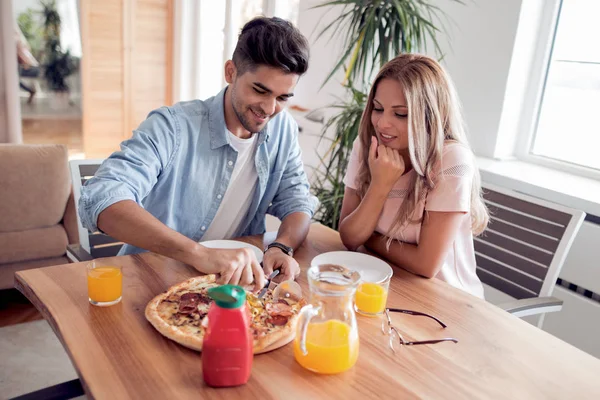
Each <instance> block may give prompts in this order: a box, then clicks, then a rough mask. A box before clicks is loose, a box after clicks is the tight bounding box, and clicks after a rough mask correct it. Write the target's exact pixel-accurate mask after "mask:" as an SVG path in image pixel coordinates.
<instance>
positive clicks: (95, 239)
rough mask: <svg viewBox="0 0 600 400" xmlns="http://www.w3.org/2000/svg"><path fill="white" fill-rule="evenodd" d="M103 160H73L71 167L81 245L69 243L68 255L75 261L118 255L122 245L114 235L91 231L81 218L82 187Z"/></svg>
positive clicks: (70, 162)
mask: <svg viewBox="0 0 600 400" xmlns="http://www.w3.org/2000/svg"><path fill="white" fill-rule="evenodd" d="M102 161H103V160H71V161H69V168H70V170H71V181H72V182H73V196H74V199H75V209H76V211H77V227H78V230H79V245H69V246H68V248H67V256H68V257H69V259H71V261H73V262H80V261H87V260H91V259H94V258H100V257H113V256H116V255H117V253H118V252H119V250H120V249H121V247H122V246H123V243H122V242H119V241H117V240H115V239H113V238H112V237H110V236H108V235H106V234H104V233H101V232H94V233H92V232H90V231H88V230H87V229H86V228H85V227H83V225H81V219H80V218H79V198H80V197H81V187H82V186H83V185H84V184H85V182H87V181H88V180H89V179H90V178H92V177H93V176H94V174H95V173H96V171H97V170H98V168H99V167H100V164H102Z"/></svg>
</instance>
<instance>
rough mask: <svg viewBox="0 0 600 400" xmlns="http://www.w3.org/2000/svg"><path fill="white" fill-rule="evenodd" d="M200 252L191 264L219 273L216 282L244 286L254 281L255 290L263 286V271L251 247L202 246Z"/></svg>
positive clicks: (200, 269) (208, 271)
mask: <svg viewBox="0 0 600 400" xmlns="http://www.w3.org/2000/svg"><path fill="white" fill-rule="evenodd" d="M201 254H202V255H201V256H200V257H198V258H197V259H198V262H194V263H192V266H193V267H194V268H196V269H197V270H198V271H200V272H203V273H208V274H219V277H218V279H217V282H218V283H220V284H222V285H224V284H232V285H240V286H243V287H246V286H249V285H251V284H252V283H253V282H254V290H255V291H259V290H261V289H262V288H263V287H264V286H265V283H266V282H265V273H264V272H263V269H262V268H261V267H260V264H259V263H258V260H257V259H256V255H255V254H254V252H253V251H252V250H251V249H249V248H243V249H209V248H206V247H202V249H201Z"/></svg>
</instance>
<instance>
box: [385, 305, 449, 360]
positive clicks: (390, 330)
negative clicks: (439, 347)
mask: <svg viewBox="0 0 600 400" xmlns="http://www.w3.org/2000/svg"><path fill="white" fill-rule="evenodd" d="M390 312H398V313H402V314H408V315H414V316H420V317H427V318H431V319H433V320H434V321H435V322H437V323H438V324H440V326H441V327H442V328H446V324H444V323H443V322H442V321H440V320H439V319H437V318H436V317H434V316H432V315H429V314H425V313H421V312H418V311H411V310H402V309H399V308H386V309H385V317H386V319H385V320H383V322H382V323H381V332H383V334H384V335H389V337H390V342H389V344H390V348H391V349H392V351H393V352H394V353H395V352H396V348H395V347H394V343H395V342H396V341H398V343H400V347H402V346H416V345H419V344H435V343H441V342H454V343H458V340H456V339H454V338H443V339H432V340H421V341H415V342H411V341H408V340H405V339H404V337H403V336H402V335H401V334H400V332H399V331H398V329H397V328H396V327H395V326H394V325H392V319H391V318H390ZM396 338H397V339H396Z"/></svg>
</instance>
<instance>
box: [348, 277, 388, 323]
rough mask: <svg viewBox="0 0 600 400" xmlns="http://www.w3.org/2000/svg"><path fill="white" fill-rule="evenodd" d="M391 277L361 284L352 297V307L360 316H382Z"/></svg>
mask: <svg viewBox="0 0 600 400" xmlns="http://www.w3.org/2000/svg"><path fill="white" fill-rule="evenodd" d="M390 279H391V275H388V276H387V277H386V278H385V279H384V280H382V281H379V282H362V283H361V284H360V285H359V286H358V289H357V290H356V295H355V296H354V307H355V309H356V311H357V312H358V313H360V314H362V315H368V316H376V315H381V314H383V311H384V310H385V305H386V303H387V297H388V291H389V289H390Z"/></svg>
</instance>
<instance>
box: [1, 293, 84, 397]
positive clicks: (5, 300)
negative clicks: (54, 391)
mask: <svg viewBox="0 0 600 400" xmlns="http://www.w3.org/2000/svg"><path fill="white" fill-rule="evenodd" d="M0 354H1V355H2V357H0V400H1V399H10V398H13V397H16V396H20V395H23V394H25V393H31V392H33V391H36V390H39V389H43V388H46V387H50V386H53V385H56V384H59V383H63V382H67V381H70V380H72V379H75V378H77V373H76V372H75V369H74V368H73V365H72V364H71V361H70V360H69V357H68V356H67V353H66V352H65V350H64V349H63V347H62V345H61V343H60V341H59V340H58V338H57V337H56V335H55V334H54V332H53V331H52V328H51V327H50V325H48V323H47V322H46V321H45V320H44V319H43V318H42V315H41V314H40V313H39V312H38V311H37V310H36V309H35V307H34V306H33V305H32V304H31V303H29V301H28V300H27V299H26V298H25V296H23V295H22V294H21V293H20V292H18V291H17V290H16V289H5V290H0ZM85 398H86V397H85V396H80V397H77V399H79V400H81V399H85Z"/></svg>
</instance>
